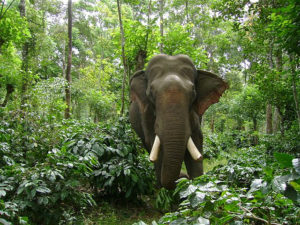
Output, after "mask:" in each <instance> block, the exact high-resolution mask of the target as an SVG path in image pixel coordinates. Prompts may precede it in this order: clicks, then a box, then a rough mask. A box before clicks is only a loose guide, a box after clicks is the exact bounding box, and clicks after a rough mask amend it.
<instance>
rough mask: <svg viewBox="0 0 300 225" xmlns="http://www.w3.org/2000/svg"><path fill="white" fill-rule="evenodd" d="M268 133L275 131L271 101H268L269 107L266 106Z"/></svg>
mask: <svg viewBox="0 0 300 225" xmlns="http://www.w3.org/2000/svg"><path fill="white" fill-rule="evenodd" d="M266 133H267V134H272V133H273V127H272V105H271V104H270V103H267V108H266Z"/></svg>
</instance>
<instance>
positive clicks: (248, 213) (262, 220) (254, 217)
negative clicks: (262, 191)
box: [240, 205, 280, 225]
mask: <svg viewBox="0 0 300 225" xmlns="http://www.w3.org/2000/svg"><path fill="white" fill-rule="evenodd" d="M240 207H241V209H242V210H244V211H245V212H247V213H246V214H245V216H246V217H247V218H248V219H254V220H258V221H261V222H264V223H266V224H270V225H280V224H279V223H272V222H269V221H267V220H265V219H263V218H260V217H258V216H256V215H254V214H253V213H252V212H251V211H250V210H249V209H247V208H244V207H243V206H241V205H240Z"/></svg>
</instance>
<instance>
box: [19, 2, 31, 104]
mask: <svg viewBox="0 0 300 225" xmlns="http://www.w3.org/2000/svg"><path fill="white" fill-rule="evenodd" d="M19 10H20V16H21V17H23V18H25V17H26V1H25V0H20V3H19ZM29 44H30V43H29V41H26V42H25V43H24V45H23V49H22V65H21V70H22V86H21V108H22V107H23V106H24V105H25V103H26V101H27V99H28V96H27V90H28V85H29V84H28V83H29V77H28V60H29Z"/></svg>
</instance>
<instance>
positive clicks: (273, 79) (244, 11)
mask: <svg viewBox="0 0 300 225" xmlns="http://www.w3.org/2000/svg"><path fill="white" fill-rule="evenodd" d="M160 53H162V54H167V55H170V56H176V55H179V54H183V55H187V56H189V57H190V59H191V60H192V61H193V64H194V65H195V68H197V69H200V70H204V71H209V72H211V73H213V74H217V75H218V77H220V78H222V80H224V81H225V82H226V85H225V83H224V90H225V89H226V90H225V91H224V90H223V89H222V91H224V93H222V97H221V98H220V99H218V101H219V102H218V103H216V104H213V105H211V106H210V107H209V108H208V109H207V110H206V111H205V113H204V114H203V115H202V116H200V117H199V119H200V122H201V130H202V133H203V152H202V154H203V161H202V162H203V170H204V174H203V175H201V176H198V177H195V178H194V179H187V178H184V177H183V178H180V179H178V180H177V181H176V187H175V188H168V189H166V188H162V187H161V186H160V185H159V184H158V183H157V180H156V175H155V169H154V165H153V163H152V162H151V161H150V160H149V153H148V152H147V151H146V149H145V147H144V145H145V143H143V142H144V141H143V140H141V139H140V138H139V136H138V135H137V134H136V133H135V131H134V129H133V127H132V125H131V122H130V119H129V117H130V115H129V114H130V113H129V111H130V104H131V102H132V94H131V93H130V90H131V88H130V85H131V82H130V79H131V78H132V77H133V75H134V74H135V72H136V71H140V70H145V69H146V68H147V66H148V63H149V61H150V60H151V58H153V57H154V56H155V55H157V54H160ZM299 59H300V2H299V1H298V0H143V1H142V0H123V1H122V0H73V1H72V0H0V224H4V225H18V224H23V225H25V224H31V225H35V224H36V225H37V224H47V225H55V224H79V225H81V224H82V225H89V224H112V225H114V224H135V225H144V224H152V225H157V224H172V225H175V224H204V225H208V224H217V225H222V224H232V225H242V224H252V225H253V224H258V225H260V224H268V225H279V224H291V225H297V224H300V222H299V221H300V106H299V99H300V79H299V78H300V60H299ZM227 85H228V86H227ZM225 87H226V88H225ZM215 102H216V101H214V102H213V103H215ZM147 109H148V108H147ZM145 110H146V109H145ZM184 118H186V116H184V117H183V120H184ZM178 119H180V118H178ZM199 130H200V129H199ZM181 170H182V171H187V170H189V165H188V164H185V163H183V164H182V168H181ZM169 189H171V190H169Z"/></svg>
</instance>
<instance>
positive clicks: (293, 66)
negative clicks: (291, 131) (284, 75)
mask: <svg viewBox="0 0 300 225" xmlns="http://www.w3.org/2000/svg"><path fill="white" fill-rule="evenodd" d="M295 60H296V59H295V57H294V55H290V65H291V73H292V89H293V96H294V102H295V111H296V114H297V118H298V125H299V130H300V109H299V99H298V90H297V87H296V79H297V73H296V62H295Z"/></svg>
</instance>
